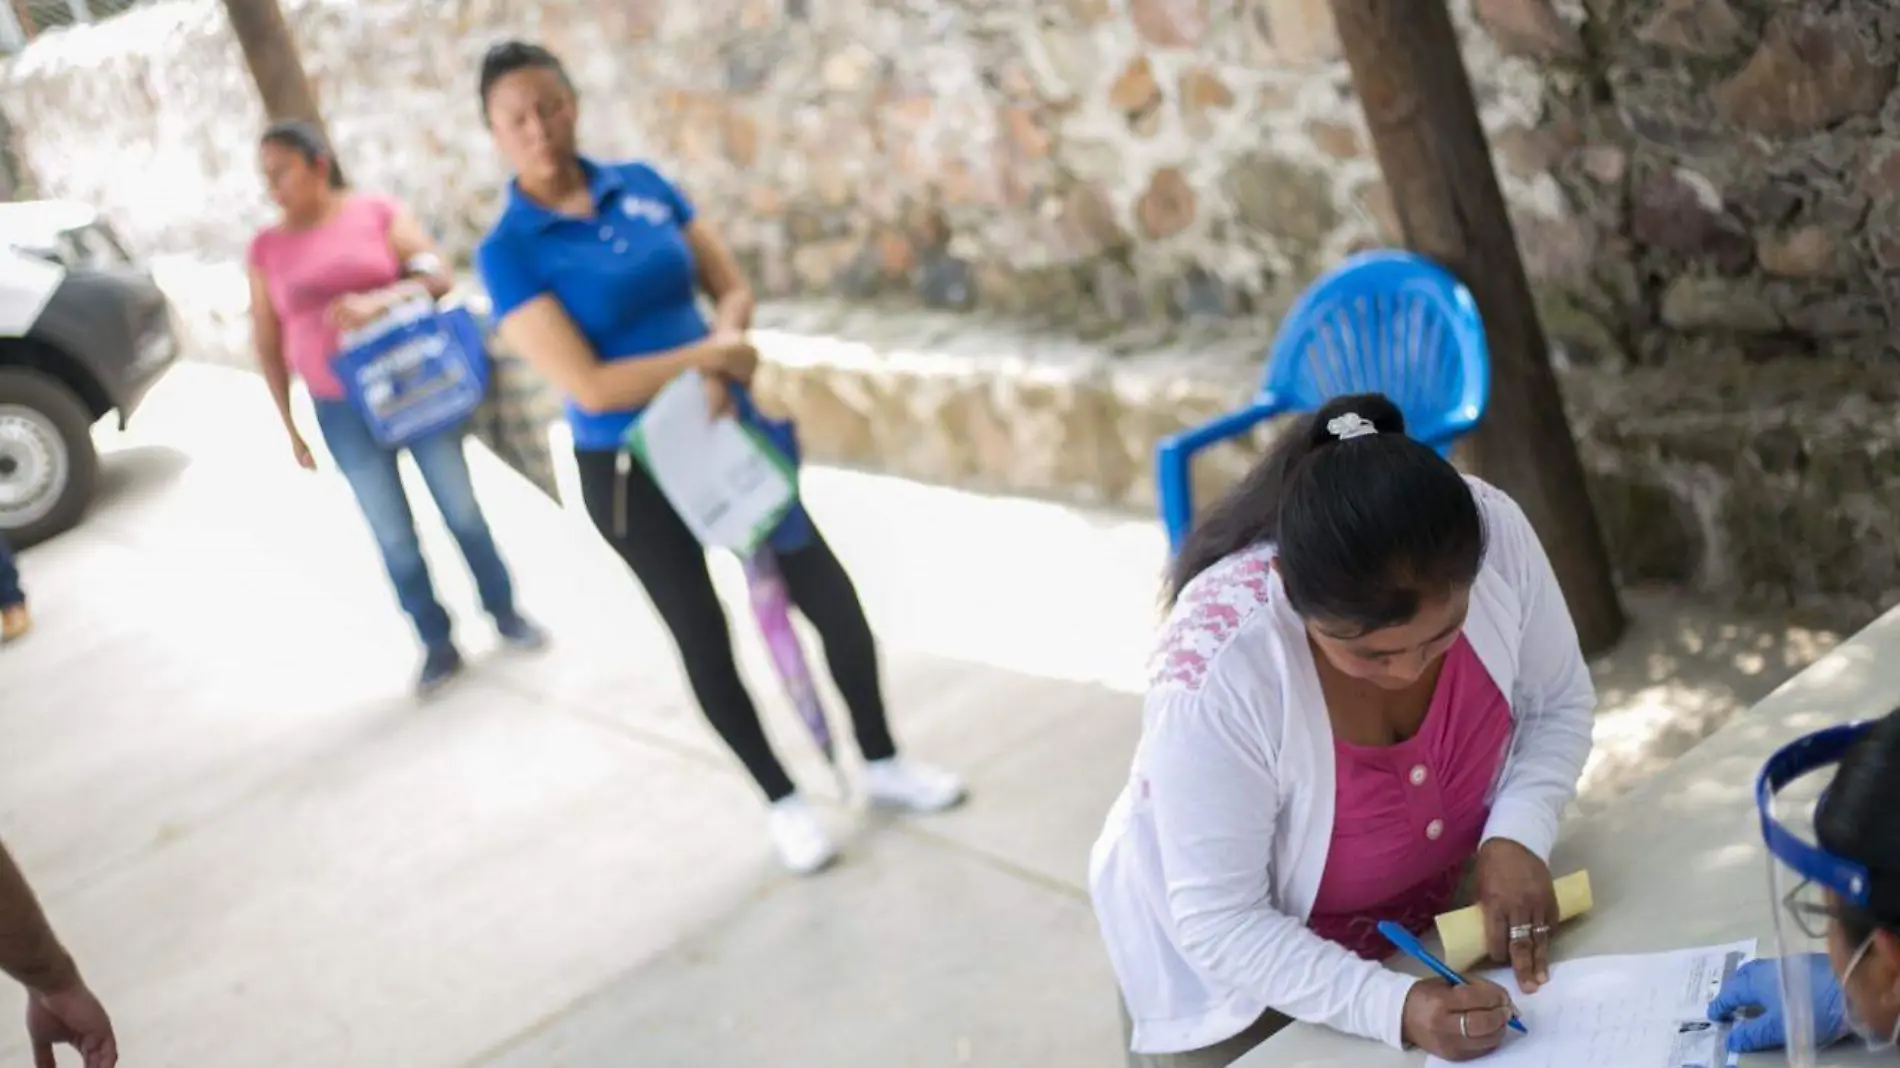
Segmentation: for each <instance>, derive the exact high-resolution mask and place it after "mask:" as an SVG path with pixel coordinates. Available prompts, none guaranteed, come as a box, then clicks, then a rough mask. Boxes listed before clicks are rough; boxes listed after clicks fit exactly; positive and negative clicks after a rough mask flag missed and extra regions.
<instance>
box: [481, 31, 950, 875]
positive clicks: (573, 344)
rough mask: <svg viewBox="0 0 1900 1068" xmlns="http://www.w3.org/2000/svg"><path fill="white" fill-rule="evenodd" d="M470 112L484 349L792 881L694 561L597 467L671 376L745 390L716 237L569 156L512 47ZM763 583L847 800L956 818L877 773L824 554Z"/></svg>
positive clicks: (916, 774)
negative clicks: (485, 213)
mask: <svg viewBox="0 0 1900 1068" xmlns="http://www.w3.org/2000/svg"><path fill="white" fill-rule="evenodd" d="M481 106H482V116H483V118H484V119H486V120H487V122H488V127H489V131H490V133H492V134H493V135H494V138H495V143H496V145H497V146H498V147H499V148H500V150H501V152H502V155H503V156H505V157H506V158H507V160H508V163H509V165H510V167H511V168H512V169H513V170H514V173H515V180H514V181H513V182H512V183H511V184H510V186H509V190H508V203H507V206H506V208H505V209H504V210H503V212H502V215H501V218H500V219H499V220H497V222H496V223H495V226H494V229H493V230H492V231H490V232H489V234H488V236H487V237H486V238H485V239H484V240H483V241H482V245H481V248H480V249H479V250H478V252H477V253H476V263H477V266H478V267H479V269H480V271H481V275H482V281H483V282H484V284H486V285H487V287H488V292H489V296H490V297H491V298H492V299H493V301H494V305H495V316H496V318H497V320H499V322H500V330H501V336H502V338H503V339H504V340H505V341H507V342H508V344H509V345H511V346H512V347H513V348H514V349H515V351H517V352H519V353H521V354H522V355H523V356H524V357H526V358H527V359H528V360H529V361H530V362H531V363H533V364H534V365H535V367H537V368H538V369H539V370H540V371H541V373H543V374H544V375H546V376H547V377H548V378H549V379H550V380H552V381H553V382H554V384H555V385H556V386H557V387H559V388H560V389H561V390H563V391H564V392H565V393H566V394H567V411H568V421H569V424H570V425H571V426H572V428H573V433H574V450H575V459H576V461H577V462H578V464H579V467H580V477H581V494H582V496H583V498H584V499H585V500H586V503H587V511H588V514H589V516H591V517H592V519H593V521H594V525H595V526H596V527H598V528H599V530H600V532H601V535H602V536H603V537H605V538H606V539H607V541H608V543H609V544H611V545H612V546H613V548H614V550H615V551H616V552H618V553H619V554H620V556H621V558H622V559H624V560H625V561H626V562H627V566H628V567H630V568H632V570H633V573H634V574H635V575H636V576H637V577H638V578H639V580H640V583H641V585H643V586H644V587H645V588H646V592H647V595H648V597H650V598H651V599H652V602H653V606H654V608H655V609H656V610H658V612H659V613H660V617H661V618H662V619H663V620H664V621H665V622H666V625H667V629H668V630H670V631H671V632H672V634H673V640H674V642H675V644H676V645H677V646H678V648H679V653H680V659H681V660H682V661H683V662H684V665H685V668H686V676H687V679H688V680H689V682H690V683H691V685H692V688H693V693H694V695H695V696H696V697H697V698H698V700H699V705H700V708H701V709H702V710H704V712H705V714H706V718H707V719H708V720H709V721H711V723H712V725H713V729H715V730H716V731H718V732H719V735H720V737H721V738H723V739H724V740H725V742H726V744H727V745H728V746H730V747H731V749H732V751H733V754H734V755H735V756H737V757H738V758H739V760H740V761H741V762H742V763H743V764H744V765H745V767H746V770H747V771H748V772H750V773H751V775H752V777H753V779H754V780H755V781H756V782H757V783H758V785H759V789H760V790H762V791H763V792H764V794H765V796H766V799H767V800H768V801H769V802H771V805H772V808H771V813H770V818H769V820H768V828H769V830H770V833H771V837H772V842H773V845H774V847H775V848H776V849H777V851H778V853H779V857H780V859H781V860H782V861H783V862H784V863H785V865H786V866H787V867H788V868H790V869H791V870H793V871H795V872H799V873H806V872H811V871H816V870H818V869H820V868H823V867H825V866H826V865H827V864H829V863H830V862H831V860H832V859H833V858H834V857H835V855H836V853H835V850H834V847H833V846H832V844H831V842H830V840H829V839H828V838H827V837H826V835H825V833H824V830H823V828H822V827H820V826H819V824H818V821H817V820H816V818H815V817H814V816H813V814H812V812H811V810H810V808H809V807H808V806H807V805H806V804H805V803H804V802H803V801H802V800H801V799H800V797H799V796H798V794H797V791H796V790H795V788H794V787H793V785H792V781H791V779H790V778H789V777H788V776H787V775H786V774H785V769H784V768H783V767H782V766H781V765H780V764H779V761H778V758H777V757H776V756H774V755H773V753H772V749H771V746H770V745H769V744H768V743H767V742H766V739H765V730H764V728H763V727H762V726H761V724H760V722H759V715H758V711H757V710H756V709H755V708H754V707H753V704H752V699H751V697H750V696H749V695H748V694H747V693H746V690H745V686H744V685H743V684H742V683H741V682H740V680H739V669H738V666H737V665H736V664H735V663H734V662H733V656H732V639H731V636H730V634H729V632H728V630H727V626H726V616H725V611H724V609H722V608H721V607H720V604H719V599H718V597H717V595H716V594H715V593H714V592H713V585H712V579H711V576H710V575H709V574H708V572H707V569H706V554H705V550H704V549H703V548H702V547H701V546H700V544H699V542H698V541H697V540H696V539H695V538H694V537H693V534H692V532H691V531H689V530H688V529H687V527H686V524H685V522H684V521H682V520H681V519H680V517H679V515H678V514H677V513H676V512H674V511H673V508H672V506H671V505H670V504H669V503H668V502H667V500H666V497H665V496H664V495H663V494H662V493H661V492H660V489H659V487H658V486H657V485H655V484H654V482H653V480H652V478H651V477H650V476H649V475H648V474H647V473H646V471H645V469H644V468H642V467H641V466H640V465H639V464H630V465H618V464H616V462H615V458H616V453H617V452H618V450H619V449H620V445H621V439H622V438H623V436H624V435H625V434H626V431H627V428H628V427H629V426H631V425H632V423H633V421H634V419H635V418H636V417H637V416H638V415H639V411H640V408H641V407H642V406H643V405H644V404H646V402H647V401H648V400H650V399H651V398H652V397H653V395H654V394H655V393H658V392H659V391H660V389H661V387H663V386H665V385H666V383H667V382H669V381H671V380H672V379H673V377H674V376H675V375H678V374H679V373H681V372H682V371H686V370H689V369H698V370H699V371H701V372H702V373H704V374H705V376H706V378H707V380H708V381H709V382H710V383H711V384H712V388H713V389H715V390H716V391H718V392H717V393H716V394H715V396H714V398H713V402H714V403H715V404H723V403H724V402H725V401H726V400H727V391H728V390H733V389H742V388H744V387H745V385H746V383H747V382H749V381H750V380H751V377H752V372H753V370H754V369H755V368H756V367H757V365H758V353H757V352H755V351H754V350H753V348H752V346H751V344H750V343H749V342H748V341H747V340H746V337H745V331H746V329H747V327H748V326H749V324H750V320H751V316H752V304H753V300H752V292H751V289H750V288H749V287H748V286H747V284H746V282H745V279H744V278H743V277H742V276H741V275H740V272H739V269H738V265H737V264H736V263H735V262H734V260H733V258H732V255H731V253H729V252H728V251H727V250H726V248H725V245H724V243H723V242H721V241H720V239H719V237H718V235H717V233H716V232H715V231H714V230H713V229H712V227H710V226H709V225H708V224H707V223H706V222H705V221H703V220H700V219H698V218H697V217H696V216H695V214H694V211H693V206H692V205H691V204H690V203H689V202H688V201H687V200H686V198H685V197H684V196H683V195H682V194H681V193H680V191H679V190H678V189H676V188H674V186H673V185H672V184H671V183H669V182H668V181H667V180H666V179H665V178H663V177H661V176H660V175H659V174H658V173H657V172H655V171H654V170H653V168H651V167H649V166H647V165H646V164H644V163H597V162H595V161H593V160H589V159H586V158H583V157H582V156H581V155H580V154H579V153H578V151H577V150H576V147H575V136H574V129H575V120H576V118H577V116H578V101H577V100H576V97H575V93H574V87H573V83H572V82H571V81H570V80H569V79H568V77H567V73H566V71H565V70H564V69H563V68H562V66H561V62H560V60H558V59H556V58H555V57H554V55H553V54H552V53H550V52H548V51H547V50H546V49H544V48H542V47H540V46H539V45H533V44H526V43H523V42H519V41H511V42H507V43H504V44H499V45H496V46H494V47H493V48H491V49H489V51H488V54H487V55H486V56H485V57H483V59H482V70H481ZM701 290H703V291H704V292H705V293H706V294H707V296H709V297H710V298H711V299H712V301H713V303H714V309H715V310H714V315H713V320H712V322H711V323H708V322H707V321H706V319H705V317H704V316H702V315H701V314H700V310H699V306H698V302H697V297H698V293H699V291H701ZM779 564H780V568H781V570H782V571H783V573H784V576H785V582H786V585H787V587H788V588H789V590H790V593H791V596H792V600H793V601H794V602H795V603H796V604H797V605H798V608H799V611H801V612H803V613H804V615H805V617H806V618H807V619H809V620H811V623H812V625H813V626H814V627H815V628H816V629H817V630H818V633H819V635H820V636H821V637H822V638H823V639H824V643H825V657H826V660H827V661H828V663H829V665H830V668H831V674H832V678H833V679H834V680H835V681H836V682H837V684H838V690H839V692H840V693H842V694H843V695H844V699H845V702H846V704H847V705H849V706H850V709H851V719H852V725H853V727H854V728H855V730H856V733H857V739H858V748H859V750H860V751H861V752H862V753H863V755H864V759H865V761H866V767H865V782H864V790H865V793H866V795H867V796H868V797H869V798H870V800H871V801H872V802H874V803H878V804H883V805H887V806H894V807H897V808H901V809H907V810H910V811H915V812H934V811H938V810H941V809H945V808H948V807H950V806H952V805H954V804H956V803H957V802H959V801H961V800H962V798H963V794H964V789H963V783H962V782H961V780H959V779H958V778H957V777H956V776H954V775H951V774H949V773H947V772H942V771H936V770H933V769H930V768H926V767H923V766H921V765H918V764H914V763H908V762H904V761H900V760H899V759H898V758H897V755H896V746H895V744H894V743H893V742H892V740H891V734H890V727H889V725H888V724H887V722H886V719H885V711H884V699H883V695H882V692H881V686H880V683H879V681H878V664H877V647H876V642H875V640H874V639H873V637H872V635H871V627H870V624H869V623H868V622H867V621H866V620H865V617H864V609H863V607H862V606H861V605H860V604H859V603H858V596H857V591H856V589H854V588H853V586H852V584H851V579H850V577H849V576H847V575H846V574H845V570H844V568H843V567H842V566H841V565H840V564H839V563H838V559H837V557H835V556H833V555H832V552H831V549H830V548H829V547H828V546H827V545H826V544H825V541H824V538H823V537H822V536H819V535H817V534H815V533H814V534H813V536H812V538H811V540H810V542H809V543H808V544H807V545H806V546H805V547H803V548H801V549H797V550H794V551H791V552H786V553H781V554H780V558H779Z"/></svg>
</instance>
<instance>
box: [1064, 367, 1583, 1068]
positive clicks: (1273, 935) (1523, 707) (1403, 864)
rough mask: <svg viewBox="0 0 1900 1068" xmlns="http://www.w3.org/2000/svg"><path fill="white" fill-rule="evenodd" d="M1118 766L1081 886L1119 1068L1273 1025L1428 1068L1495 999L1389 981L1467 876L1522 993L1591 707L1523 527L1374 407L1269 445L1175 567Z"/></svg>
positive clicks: (1486, 988) (1501, 995) (1235, 1045)
mask: <svg viewBox="0 0 1900 1068" xmlns="http://www.w3.org/2000/svg"><path fill="white" fill-rule="evenodd" d="M1169 586H1170V600H1171V602H1172V603H1171V610H1170V612H1169V616H1168V620H1167V623H1166V624H1165V625H1164V626H1163V627H1162V630H1161V634H1160V636H1159V638H1158V640H1157V642H1156V648H1155V657H1154V663H1153V673H1152V676H1151V682H1150V686H1149V690H1148V695H1147V700H1146V704H1145V714H1144V717H1143V730H1142V739H1141V743H1140V745H1139V747H1138V748H1137V750H1136V753H1135V760H1134V766H1133V768H1132V769H1131V773H1130V776H1129V781H1128V786H1127V788H1126V789H1125V790H1124V791H1123V793H1122V796H1121V798H1120V799H1119V800H1118V801H1117V802H1116V804H1115V808H1114V810H1113V811H1112V812H1111V813H1110V815H1109V818H1108V822H1107V826H1106V827H1104V829H1103V831H1102V837H1101V839H1100V840H1099V841H1098V842H1097V843H1096V846H1095V851H1094V854H1093V856H1092V857H1091V859H1090V873H1089V883H1090V895H1091V897H1092V898H1093V900H1094V903H1095V911H1096V916H1097V918H1098V919H1099V921H1100V923H1101V926H1102V934H1103V938H1104V940H1105V941H1106V943H1107V948H1108V951H1109V957H1110V959H1111V961H1112V962H1113V963H1114V966H1115V973H1116V976H1117V978H1118V979H1119V980H1120V984H1121V988H1122V1000H1123V1007H1124V1008H1125V1010H1126V1020H1127V1024H1128V1042H1129V1049H1130V1059H1129V1063H1130V1064H1132V1065H1140V1066H1142V1068H1158V1066H1161V1065H1167V1066H1169V1068H1221V1066H1224V1065H1227V1064H1230V1063H1232V1062H1233V1061H1234V1060H1236V1059H1237V1058H1239V1057H1240V1056H1241V1055H1243V1054H1245V1053H1246V1052H1247V1051H1248V1050H1250V1049H1252V1048H1254V1047H1255V1046H1257V1045H1259V1044H1260V1043H1261V1042H1263V1041H1264V1040H1266V1039H1267V1038H1268V1037H1269V1036H1271V1035H1272V1034H1273V1033H1274V1032H1275V1031H1277V1030H1278V1029H1280V1028H1281V1027H1283V1026H1285V1025H1286V1024H1287V1023H1288V1022H1290V1021H1291V1020H1302V1021H1306V1022H1309V1023H1314V1024H1319V1025H1323V1026H1327V1027H1332V1028H1334V1029H1337V1030H1340V1031H1343V1032H1346V1033H1349V1034H1354V1035H1358V1036H1361V1037H1364V1038H1369V1039H1374V1040H1377V1041H1382V1042H1385V1043H1387V1044H1389V1045H1391V1046H1394V1047H1402V1046H1405V1045H1413V1046H1419V1047H1423V1048H1424V1049H1426V1050H1427V1051H1429V1052H1431V1053H1434V1054H1437V1055H1438V1056H1440V1057H1444V1058H1447V1059H1451V1060H1466V1059H1470V1058H1473V1057H1478V1056H1482V1055H1483V1054H1485V1053H1488V1052H1490V1051H1491V1050H1493V1049H1495V1048H1496V1047H1497V1046H1498V1045H1499V1043H1500V1042H1502V1041H1503V1038H1504V1029H1505V1026H1506V1021H1507V1020H1508V1019H1509V1016H1510V1012H1511V1008H1510V995H1509V993H1508V992H1507V991H1505V990H1504V989H1502V988H1500V987H1499V986H1497V985H1494V984H1491V983H1488V982H1484V981H1482V980H1475V981H1473V982H1472V983H1471V984H1470V985H1469V986H1459V987H1453V986H1449V985H1446V984H1445V983H1443V982H1440V981H1437V980H1424V981H1421V980H1419V979H1417V978H1415V977H1413V976H1410V975H1405V974H1402V973H1400V972H1397V971H1393V970H1390V969H1387V968H1385V967H1383V965H1382V961H1383V960H1384V958H1386V957H1388V956H1390V955H1391V953H1392V947H1391V946H1389V945H1387V944H1386V942H1385V940H1384V939H1383V938H1381V937H1380V936H1379V935H1378V933H1377V929H1376V925H1377V924H1378V923H1379V922H1380V921H1383V920H1391V921H1395V922H1397V923H1399V924H1401V925H1403V926H1405V927H1407V928H1409V929H1411V930H1412V931H1414V932H1423V931H1425V930H1427V929H1428V928H1429V927H1430V926H1431V924H1432V920H1433V918H1434V917H1435V916H1437V915H1438V914H1439V913H1441V912H1445V911H1447V910H1449V909H1450V908H1451V907H1453V905H1454V898H1455V896H1456V894H1457V891H1458V888H1459V886H1460V884H1461V883H1462V882H1463V880H1464V879H1465V877H1466V874H1467V873H1470V875H1471V878H1472V883H1473V889H1474V894H1475V896H1476V898H1477V902H1478V904H1479V905H1480V907H1481V908H1482V909H1483V912H1484V917H1485V920H1486V927H1487V934H1488V941H1489V946H1488V948H1489V950H1490V952H1491V954H1492V955H1493V956H1494V957H1495V958H1497V959H1498V960H1500V961H1503V962H1508V963H1509V964H1510V965H1511V966H1512V969H1513V971H1514V972H1515V973H1516V975H1515V978H1516V985H1517V986H1518V988H1519V989H1521V990H1523V991H1526V992H1529V991H1534V990H1536V989H1537V987H1538V985H1539V984H1541V983H1543V982H1544V981H1545V980H1546V979H1547V978H1548V976H1549V968H1550V929H1551V926H1552V924H1553V923H1555V922H1556V919H1557V908H1556V904H1555V894H1554V891H1553V889H1552V883H1551V873H1550V869H1549V867H1548V866H1547V864H1546V858H1547V857H1548V856H1549V855H1550V849H1551V846H1552V845H1553V843H1554V842H1555V840H1556V837H1557V824H1558V818H1559V815H1560V813H1561V811H1562V809H1563V807H1564V806H1565V805H1566V804H1568V803H1569V801H1570V800H1571V798H1572V797H1573V796H1574V794H1575V792H1576V785H1577V779H1578V776H1579V775H1580V774H1581V773H1582V771H1583V764H1584V760H1585V758H1586V757H1587V756H1588V755H1589V752H1590V727H1591V714H1592V710H1593V707H1594V705H1595V693H1594V691H1593V689H1592V687H1591V684H1590V675H1589V671H1588V669H1587V668H1586V666H1585V665H1584V662H1583V655H1582V653H1581V651H1580V650H1579V649H1578V646H1577V637H1576V631H1575V628H1574V627H1573V626H1572V625H1571V622H1570V617H1569V614H1568V612H1567V611H1566V610H1565V608H1564V601H1563V594H1562V591H1560V590H1559V589H1558V587H1557V583H1556V580H1555V577H1554V576H1553V575H1552V573H1551V568H1550V563H1549V560H1548V559H1547V558H1546V557H1545V555H1544V552H1543V548H1542V546H1541V545H1540V544H1539V543H1538V540H1537V534H1536V532H1534V531H1533V530H1532V529H1531V527H1530V523H1529V521H1528V520H1526V519H1525V517H1524V513H1523V511H1522V510H1521V509H1519V508H1518V507H1517V505H1516V504H1515V503H1514V502H1513V501H1512V500H1511V499H1510V498H1509V497H1507V496H1505V495H1504V494H1503V493H1501V492H1500V491H1498V490H1497V489H1496V488H1494V487H1492V486H1488V485H1486V484H1484V483H1483V482H1480V481H1478V480H1476V479H1469V478H1465V477H1463V476H1461V475H1460V474H1459V473H1458V472H1457V471H1456V470H1455V469H1453V467H1452V466H1451V464H1449V463H1447V462H1446V461H1445V460H1444V459H1443V458H1441V457H1440V456H1439V455H1438V454H1437V453H1435V452H1433V451H1432V449H1431V448H1429V447H1428V446H1426V445H1423V444H1421V443H1420V442H1418V441H1415V440H1413V439H1411V438H1409V437H1407V436H1406V434H1405V419H1404V417H1403V416H1402V415H1401V414H1400V412H1399V410H1398V408H1397V407H1396V406H1395V405H1394V404H1393V403H1392V402H1391V401H1390V400H1389V399H1387V398H1385V397H1383V396H1378V395H1376V394H1368V395H1360V396H1346V397H1338V398H1335V399H1334V400H1332V401H1330V402H1328V403H1327V404H1325V405H1324V406H1322V407H1321V408H1320V409H1319V411H1318V412H1316V413H1314V414H1313V415H1311V416H1308V417H1306V418H1304V419H1302V420H1300V421H1299V422H1298V423H1297V424H1295V425H1294V426H1293V427H1291V428H1290V429H1288V430H1287V431H1286V432H1285V433H1284V435H1283V436H1282V438H1281V439H1280V441H1279V442H1278V443H1276V446H1275V449H1274V451H1273V453H1272V454H1271V455H1269V456H1268V457H1267V458H1266V459H1265V460H1264V461H1263V462H1262V463H1261V464H1260V465H1259V466H1258V467H1256V468H1255V469H1254V471H1253V472H1252V473H1251V474H1249V475H1248V477H1247V478H1246V479H1245V480H1243V482H1242V483H1241V484H1240V485H1239V486H1238V487H1237V488H1236V489H1235V490H1234V492H1233V493H1232V494H1230V495H1229V496H1228V497H1227V499H1226V500H1224V501H1222V502H1221V503H1220V504H1219V505H1218V506H1217V507H1215V508H1214V509H1213V510H1211V511H1210V512H1209V514H1207V515H1206V516H1204V517H1202V519H1201V521H1200V523H1199V524H1198V525H1197V526H1196V528H1195V530H1194V532H1193V534H1192V535H1191V536H1190V537H1189V538H1188V540H1187V543H1186V544H1185V545H1183V546H1182V548H1181V552H1180V553H1179V555H1178V556H1177V557H1176V558H1175V561H1174V564H1173V569H1172V575H1171V576H1170V583H1169Z"/></svg>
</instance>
